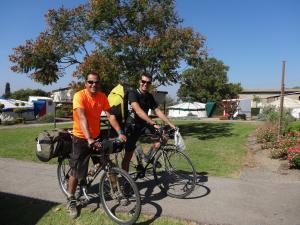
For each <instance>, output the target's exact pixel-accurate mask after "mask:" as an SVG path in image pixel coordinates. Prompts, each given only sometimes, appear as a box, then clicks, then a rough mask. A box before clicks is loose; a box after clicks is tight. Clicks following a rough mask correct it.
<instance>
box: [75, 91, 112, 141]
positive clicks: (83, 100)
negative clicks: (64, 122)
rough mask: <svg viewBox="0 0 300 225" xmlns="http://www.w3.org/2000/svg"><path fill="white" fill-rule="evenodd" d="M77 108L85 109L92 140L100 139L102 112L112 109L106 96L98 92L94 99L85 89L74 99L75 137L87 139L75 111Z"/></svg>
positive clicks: (76, 94) (77, 93)
mask: <svg viewBox="0 0 300 225" xmlns="http://www.w3.org/2000/svg"><path fill="white" fill-rule="evenodd" d="M77 108H82V109H84V111H85V115H86V118H87V122H88V129H89V131H90V134H91V136H92V138H96V137H98V136H99V134H100V117H101V112H102V111H103V110H104V111H107V110H108V109H110V106H109V103H108V100H107V97H106V95H105V94H104V93H102V92H98V93H97V94H96V95H95V96H93V97H92V96H90V95H89V94H88V92H87V91H86V90H85V89H84V90H81V91H78V92H76V93H75V95H74V97H73V135H75V136H76V137H79V138H84V139H86V137H85V136H84V133H83V132H82V130H81V127H80V123H79V118H78V115H77V113H76V111H75V109H77Z"/></svg>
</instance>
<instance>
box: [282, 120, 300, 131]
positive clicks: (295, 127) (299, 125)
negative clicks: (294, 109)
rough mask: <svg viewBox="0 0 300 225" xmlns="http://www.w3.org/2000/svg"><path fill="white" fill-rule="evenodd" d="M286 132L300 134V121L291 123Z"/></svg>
mask: <svg viewBox="0 0 300 225" xmlns="http://www.w3.org/2000/svg"><path fill="white" fill-rule="evenodd" d="M285 132H287V133H290V132H300V121H294V122H292V123H290V124H289V125H288V126H287V127H286V130H285Z"/></svg>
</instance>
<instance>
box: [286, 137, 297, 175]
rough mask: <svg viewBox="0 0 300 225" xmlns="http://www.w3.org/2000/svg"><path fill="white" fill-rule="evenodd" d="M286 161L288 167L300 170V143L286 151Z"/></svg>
mask: <svg viewBox="0 0 300 225" xmlns="http://www.w3.org/2000/svg"><path fill="white" fill-rule="evenodd" d="M287 158H288V161H289V165H290V167H295V168H298V169H300V142H298V144H297V145H295V146H294V147H291V148H289V149H288V157H287Z"/></svg>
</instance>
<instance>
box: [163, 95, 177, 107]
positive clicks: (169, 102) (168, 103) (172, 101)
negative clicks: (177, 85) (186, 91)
mask: <svg viewBox="0 0 300 225" xmlns="http://www.w3.org/2000/svg"><path fill="white" fill-rule="evenodd" d="M176 103H177V102H176V100H175V99H173V98H172V97H171V96H170V95H166V107H169V106H172V105H175V104H176Z"/></svg>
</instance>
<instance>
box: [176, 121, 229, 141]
mask: <svg viewBox="0 0 300 225" xmlns="http://www.w3.org/2000/svg"><path fill="white" fill-rule="evenodd" d="M232 126H233V125H232V124H231V123H195V124H193V125H192V124H183V125H179V129H180V133H181V134H183V135H184V136H194V137H196V138H198V139H199V140H207V139H213V138H219V137H229V136H232V135H233V134H232V132H231V131H232V129H233V128H232Z"/></svg>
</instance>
